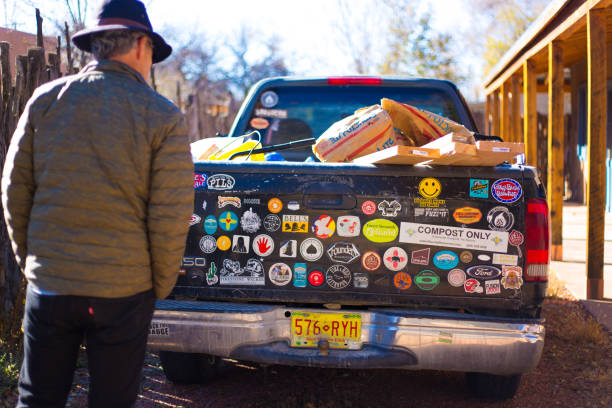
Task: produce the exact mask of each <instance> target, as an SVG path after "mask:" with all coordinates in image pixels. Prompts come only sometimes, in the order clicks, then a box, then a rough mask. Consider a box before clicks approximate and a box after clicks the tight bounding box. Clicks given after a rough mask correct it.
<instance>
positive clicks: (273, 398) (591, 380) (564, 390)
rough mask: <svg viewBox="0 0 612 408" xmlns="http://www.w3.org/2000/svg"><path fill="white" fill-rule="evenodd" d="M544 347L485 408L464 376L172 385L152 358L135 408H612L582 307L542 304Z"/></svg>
mask: <svg viewBox="0 0 612 408" xmlns="http://www.w3.org/2000/svg"><path fill="white" fill-rule="evenodd" d="M543 313H544V316H545V317H546V331H547V333H546V341H545V346H544V354H543V356H542V360H541V361H540V364H539V365H538V367H537V368H536V370H534V371H532V372H530V373H527V374H525V375H523V378H522V382H521V386H520V388H519V391H518V393H517V395H516V396H515V397H514V398H513V399H511V400H508V401H504V402H493V401H481V400H478V399H475V398H473V397H471V396H470V395H469V394H468V392H467V387H466V383H465V378H464V376H463V374H462V373H454V372H439V371H399V370H344V369H318V368H302V367H284V366H270V367H267V368H262V367H261V366H257V365H250V364H228V366H227V367H225V368H224V370H223V372H222V373H220V374H219V376H218V378H215V379H214V380H213V381H212V382H210V383H209V384H207V385H177V384H173V383H171V382H169V381H167V380H166V378H165V376H164V374H163V371H162V369H161V366H160V363H159V359H158V358H157V356H156V355H155V354H153V353H148V355H147V360H146V365H145V368H144V371H143V382H142V392H141V393H140V395H139V398H138V402H137V403H136V407H138V408H150V407H172V408H177V407H185V408H186V407H189V408H192V407H193V408H198V407H207V408H208V407H210V408H213V407H306V408H323V407H330V408H331V407H416V406H418V407H421V408H423V407H453V408H460V407H470V408H476V407H545V406H553V407H610V406H612V344H611V340H610V336H609V335H608V333H607V332H605V331H603V329H602V328H601V326H599V325H598V324H597V323H596V322H594V321H593V320H592V318H591V316H590V315H589V314H588V313H587V312H585V310H584V309H583V308H582V306H580V304H578V303H577V302H573V301H568V300H553V299H548V300H546V302H545V303H544V311H543ZM86 395H87V372H86V369H84V368H82V369H79V370H78V372H77V375H76V377H75V386H74V387H73V390H72V393H71V395H70V400H69V405H68V406H71V407H86V406H87V403H86Z"/></svg>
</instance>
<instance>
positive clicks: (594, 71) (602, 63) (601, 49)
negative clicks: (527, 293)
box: [586, 9, 607, 299]
mask: <svg viewBox="0 0 612 408" xmlns="http://www.w3.org/2000/svg"><path fill="white" fill-rule="evenodd" d="M606 62H607V57H606V10H605V9H595V10H593V9H591V10H589V11H588V14H587V65H588V68H587V112H588V113H587V145H588V147H587V149H588V153H587V154H588V169H589V170H588V186H587V211H588V221H587V253H586V259H587V299H603V288H604V285H603V283H604V282H603V269H604V227H605V203H606V167H605V159H606V123H607V117H606V115H607V95H606V92H607V85H606V83H607V78H606V76H607V75H606V74H607V67H606Z"/></svg>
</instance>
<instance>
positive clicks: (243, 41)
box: [225, 25, 289, 96]
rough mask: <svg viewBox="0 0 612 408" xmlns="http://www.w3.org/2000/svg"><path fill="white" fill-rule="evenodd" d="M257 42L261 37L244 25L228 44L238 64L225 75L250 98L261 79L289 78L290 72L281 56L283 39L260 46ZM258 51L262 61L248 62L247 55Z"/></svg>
mask: <svg viewBox="0 0 612 408" xmlns="http://www.w3.org/2000/svg"><path fill="white" fill-rule="evenodd" d="M256 38H261V34H259V33H257V32H256V31H255V30H254V29H252V28H250V27H247V26H244V25H243V26H242V27H241V28H240V30H239V31H238V32H237V35H236V37H235V38H234V39H233V40H230V41H228V45H227V48H228V50H229V52H230V55H231V58H232V59H233V60H234V62H233V64H232V67H231V69H230V70H229V71H226V72H225V76H226V77H227V78H228V81H229V82H230V84H231V85H232V86H234V87H235V89H236V91H237V92H238V93H239V94H241V95H240V96H242V95H244V94H246V93H247V92H248V90H249V88H250V87H251V86H252V85H253V84H255V83H256V82H257V81H259V80H260V79H263V78H265V77H270V76H280V75H288V74H289V69H288V68H287V66H286V64H285V61H284V59H283V57H282V56H281V55H280V51H279V47H278V43H279V41H280V40H279V38H278V37H274V36H273V37H270V38H268V39H267V40H264V41H263V42H261V43H257V42H256V41H255V39H256ZM254 49H260V50H261V51H260V52H259V54H260V55H262V57H260V58H258V59H253V58H248V55H247V54H250V53H253V50H254Z"/></svg>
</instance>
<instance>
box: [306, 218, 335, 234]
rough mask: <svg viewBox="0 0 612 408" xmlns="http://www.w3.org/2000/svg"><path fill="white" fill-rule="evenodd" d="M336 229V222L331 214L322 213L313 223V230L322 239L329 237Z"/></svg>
mask: <svg viewBox="0 0 612 408" xmlns="http://www.w3.org/2000/svg"><path fill="white" fill-rule="evenodd" d="M334 231H336V222H335V221H334V219H333V218H332V217H330V216H329V215H320V216H319V217H318V218H317V219H316V220H315V221H314V222H313V223H312V232H314V233H315V235H316V236H317V237H319V238H321V239H325V238H329V237H331V236H332V235H334Z"/></svg>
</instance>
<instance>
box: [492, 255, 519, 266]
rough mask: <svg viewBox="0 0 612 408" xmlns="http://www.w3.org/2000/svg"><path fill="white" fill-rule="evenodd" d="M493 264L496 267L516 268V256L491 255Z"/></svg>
mask: <svg viewBox="0 0 612 408" xmlns="http://www.w3.org/2000/svg"><path fill="white" fill-rule="evenodd" d="M493 263H494V264H496V265H512V266H516V264H517V263H518V256H517V255H508V254H493Z"/></svg>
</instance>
